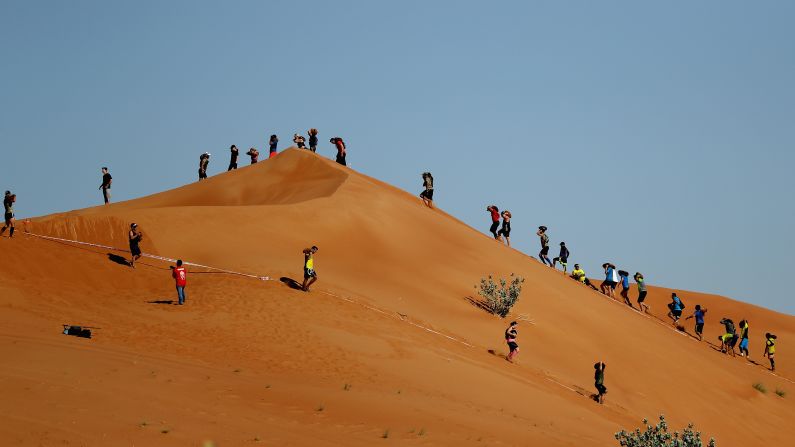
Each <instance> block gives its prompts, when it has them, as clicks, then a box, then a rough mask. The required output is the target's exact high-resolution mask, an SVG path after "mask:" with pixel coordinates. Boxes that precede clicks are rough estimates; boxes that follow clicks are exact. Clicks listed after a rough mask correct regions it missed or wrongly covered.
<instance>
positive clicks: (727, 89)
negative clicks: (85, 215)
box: [0, 1, 795, 317]
mask: <svg viewBox="0 0 795 447" xmlns="http://www.w3.org/2000/svg"><path fill="white" fill-rule="evenodd" d="M793 18H795V3H793V2H788V1H766V2H741V1H699V2H687V1H673V2H634V1H604V2H593V1H581V2H577V1H565V2H559V1H548V2H531V1H525V2H469V1H456V2H442V1H439V2H427V1H401V2H378V1H358V2H349V1H337V2H300V1H255V2H200V1H184V2H178V1H161V2H155V1H140V2H108V1H94V2H87V1H74V2H58V1H51V2H42V1H25V2H23V1H16V2H12V1H5V2H2V3H0V57H2V61H3V69H2V71H0V86H2V87H1V88H0V102H1V103H2V104H3V107H1V108H0V150H1V151H2V162H0V183H2V184H1V185H0V188H2V189H11V190H14V191H15V192H17V193H18V194H19V202H18V204H17V207H16V208H17V213H18V215H20V216H30V215H42V214H48V213H52V212H56V211H62V210H69V209H75V208H82V207H86V206H90V205H94V204H97V203H99V201H100V200H101V196H100V194H99V192H98V191H96V188H97V186H98V185H99V181H100V173H99V167H100V166H103V165H107V166H109V167H110V169H111V173H112V174H113V176H114V189H113V192H114V199H117V200H122V199H129V198H133V197H138V196H142V195H145V194H149V193H152V192H156V191H160V190H164V189H169V188H173V187H176V186H178V185H181V184H184V183H187V182H191V181H194V180H195V177H196V168H197V159H198V155H199V154H200V153H201V152H204V151H210V152H212V153H213V154H214V157H213V159H212V161H211V164H210V174H213V173H217V172H220V171H221V170H223V169H224V168H225V167H226V163H227V162H228V159H227V151H228V147H229V145H230V144H237V145H238V147H240V148H241V149H244V150H245V148H248V147H250V146H256V147H257V148H260V149H262V148H264V147H265V139H266V138H267V136H268V135H270V134H271V133H276V134H278V135H279V136H280V138H281V142H282V144H281V147H282V148H283V147H285V145H286V144H285V143H287V142H288V141H289V140H291V136H292V134H293V133H294V132H296V131H302V132H303V131H305V130H306V129H307V128H309V127H317V128H318V129H319V130H320V141H321V148H320V152H321V153H322V154H324V155H327V156H331V155H332V153H333V149H332V148H331V145H330V144H329V143H328V138H329V137H331V136H334V135H339V136H342V137H344V138H345V141H346V143H347V145H348V148H349V154H348V158H349V161H350V163H351V165H352V166H353V167H354V168H355V169H357V170H360V171H362V172H365V173H367V174H369V175H372V176H375V177H378V178H380V179H382V180H385V181H387V182H390V183H392V184H395V185H397V186H399V187H401V188H404V189H406V190H408V191H411V192H417V193H418V192H419V191H420V189H421V183H422V180H421V178H420V175H419V174H420V173H421V172H423V171H425V170H430V171H432V172H433V174H434V177H435V180H436V196H435V198H436V199H437V202H438V205H439V206H441V207H442V208H444V209H445V210H446V211H448V212H450V213H452V214H454V215H455V216H457V217H459V218H461V219H463V220H464V221H465V222H467V223H469V224H471V225H473V226H475V227H477V228H479V229H482V230H483V231H486V230H487V229H488V226H489V218H488V215H487V213H486V212H485V211H484V210H485V206H486V205H487V204H491V203H494V204H497V205H498V206H500V207H501V208H507V209H510V210H511V211H512V213H513V216H514V220H513V238H512V239H513V240H514V243H515V245H516V246H517V248H519V249H521V250H523V251H526V252H530V253H536V252H537V251H538V241H537V238H536V236H535V234H534V233H535V231H534V230H535V228H536V227H537V226H538V225H546V226H548V227H549V228H550V230H549V234H550V237H551V239H552V242H553V244H555V245H556V244H557V242H559V241H561V240H565V241H566V242H567V245H569V247H570V250H571V251H572V256H573V260H574V261H575V262H579V263H581V264H583V266H584V267H585V268H586V271H588V272H589V273H590V274H593V275H595V274H596V273H597V271H598V266H599V265H600V264H601V263H602V262H604V261H605V260H610V261H612V262H614V263H615V264H617V265H618V266H619V267H622V268H625V269H626V270H630V271H632V272H634V271H641V272H643V273H644V274H645V275H646V278H647V280H648V281H649V282H650V283H652V284H660V285H666V286H671V287H681V288H684V289H693V290H699V291H705V292H713V293H719V294H724V295H728V296H731V297H733V298H736V299H740V300H743V301H749V302H752V303H756V304H760V305H764V306H767V307H771V308H773V309H776V310H780V311H784V312H787V313H790V314H793V313H795V303H794V302H793V300H792V298H791V292H790V286H789V279H790V272H789V258H788V256H789V255H791V254H793V251H795V237H794V236H793V231H792V229H793V227H795V206H793V199H792V194H793V191H795V180H793V174H792V172H791V171H792V168H793V166H795V155H793V146H795V144H794V143H795V133H794V132H793V129H795V126H793V123H795V83H794V82H793V79H795V28H793V27H792V20H793ZM738 317H741V316H738Z"/></svg>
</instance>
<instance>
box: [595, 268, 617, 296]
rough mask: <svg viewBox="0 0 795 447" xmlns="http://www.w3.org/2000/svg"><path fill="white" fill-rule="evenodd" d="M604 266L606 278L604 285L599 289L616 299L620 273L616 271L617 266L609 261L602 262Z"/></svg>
mask: <svg viewBox="0 0 795 447" xmlns="http://www.w3.org/2000/svg"><path fill="white" fill-rule="evenodd" d="M602 268H604V269H605V280H604V281H602V285H601V286H599V289H600V290H601V291H602V293H604V294H605V295H607V296H609V297H610V298H613V299H615V298H616V285H617V284H618V273H616V266H614V265H613V264H611V263H609V262H605V263H604V264H602Z"/></svg>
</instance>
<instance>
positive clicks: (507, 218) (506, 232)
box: [497, 210, 511, 247]
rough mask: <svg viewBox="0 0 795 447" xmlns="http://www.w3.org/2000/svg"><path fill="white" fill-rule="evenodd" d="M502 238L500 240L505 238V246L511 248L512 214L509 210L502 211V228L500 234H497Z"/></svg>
mask: <svg viewBox="0 0 795 447" xmlns="http://www.w3.org/2000/svg"><path fill="white" fill-rule="evenodd" d="M497 234H498V235H499V236H500V240H502V238H505V244H506V245H508V246H509V247H510V246H511V212H510V211H508V210H503V211H502V228H501V229H500V232H499V233H497Z"/></svg>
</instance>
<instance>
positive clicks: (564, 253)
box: [552, 242, 570, 275]
mask: <svg viewBox="0 0 795 447" xmlns="http://www.w3.org/2000/svg"><path fill="white" fill-rule="evenodd" d="M569 255H570V253H569V249H568V248H566V243H565V242H561V243H560V254H559V255H558V257H557V258H554V259H552V267H553V268H554V267H555V264H557V263H558V262H560V265H562V266H563V274H564V275H565V274H566V269H567V268H568V265H569V264H568V262H569Z"/></svg>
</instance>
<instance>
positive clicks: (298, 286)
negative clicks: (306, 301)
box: [279, 276, 304, 291]
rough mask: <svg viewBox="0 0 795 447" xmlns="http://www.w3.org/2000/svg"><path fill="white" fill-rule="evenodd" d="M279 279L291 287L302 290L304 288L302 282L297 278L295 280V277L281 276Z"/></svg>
mask: <svg viewBox="0 0 795 447" xmlns="http://www.w3.org/2000/svg"><path fill="white" fill-rule="evenodd" d="M279 281H281V282H282V283H284V284H285V285H286V286H287V287H289V288H291V289H295V290H301V291H303V290H304V289H303V288H302V287H301V283H300V282H298V281H296V280H294V279H293V278H288V277H286V276H282V277H281V278H279Z"/></svg>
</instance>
